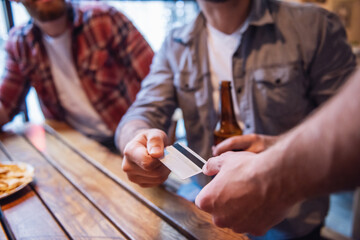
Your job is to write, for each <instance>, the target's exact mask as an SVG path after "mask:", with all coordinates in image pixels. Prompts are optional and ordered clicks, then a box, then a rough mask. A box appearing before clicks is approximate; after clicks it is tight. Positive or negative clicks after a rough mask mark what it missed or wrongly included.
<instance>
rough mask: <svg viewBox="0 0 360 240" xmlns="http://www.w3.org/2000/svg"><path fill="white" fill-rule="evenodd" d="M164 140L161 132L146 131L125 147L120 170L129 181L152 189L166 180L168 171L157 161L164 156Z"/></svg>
mask: <svg viewBox="0 0 360 240" xmlns="http://www.w3.org/2000/svg"><path fill="white" fill-rule="evenodd" d="M166 138H167V137H166V134H165V133H164V132H163V131H161V130H158V129H147V130H144V131H141V132H140V133H138V134H137V135H136V136H135V137H134V138H133V139H132V140H131V141H130V142H129V143H128V144H127V145H126V146H125V150H124V158H123V163H122V169H123V170H124V172H126V173H127V175H128V178H129V180H130V181H132V182H134V183H137V184H139V185H140V186H141V187H153V186H157V185H159V184H161V183H163V182H164V181H165V180H166V179H167V177H168V176H169V174H170V170H169V169H168V168H167V167H165V165H163V164H162V163H161V162H160V161H159V158H160V157H162V156H163V154H164V145H165V143H166Z"/></svg>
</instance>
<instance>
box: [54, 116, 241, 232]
mask: <svg viewBox="0 0 360 240" xmlns="http://www.w3.org/2000/svg"><path fill="white" fill-rule="evenodd" d="M47 123H48V125H49V126H50V128H49V129H48V130H49V132H51V133H52V134H53V135H55V136H56V135H57V136H58V137H60V138H62V139H63V141H65V142H66V143H67V144H69V146H73V147H74V148H75V149H76V150H78V151H79V153H80V154H81V155H82V156H83V157H84V158H86V159H87V160H88V161H89V162H91V163H92V164H94V165H95V166H97V167H98V168H99V169H101V170H102V171H103V172H104V173H106V174H107V175H109V176H110V177H111V178H112V179H113V180H114V181H116V182H118V183H119V184H121V185H123V186H124V188H126V189H127V190H128V191H129V192H131V193H132V194H134V195H137V197H138V198H139V199H140V200H141V201H143V202H145V204H148V205H149V207H151V208H152V210H153V211H154V212H156V213H157V214H158V215H159V216H162V217H163V218H164V219H167V221H168V222H169V223H171V222H172V223H173V226H174V227H175V228H177V229H178V230H179V231H180V232H183V233H184V234H188V235H191V236H193V237H194V238H197V239H248V238H247V237H246V236H245V235H243V234H236V233H234V232H232V231H231V230H229V229H223V228H218V227H216V226H215V225H214V224H213V223H212V220H211V215H209V214H208V213H206V212H203V211H201V210H200V209H198V208H197V207H196V206H195V204H193V203H192V202H189V201H187V200H186V199H183V198H181V197H179V196H177V195H176V194H173V193H171V192H168V191H167V190H165V189H164V188H163V187H155V188H141V187H140V186H138V185H137V184H134V183H132V182H130V181H129V180H128V179H127V176H126V174H125V173H124V172H123V171H122V169H121V161H122V158H121V156H119V155H117V154H114V153H111V152H110V151H108V150H107V149H106V148H105V147H103V146H102V145H100V144H99V143H97V142H95V141H93V140H91V139H89V138H87V137H85V136H83V135H82V134H80V133H79V132H77V131H74V130H73V129H72V128H70V127H69V126H68V125H66V124H65V123H60V122H54V121H50V122H49V121H48V122H47ZM52 128H53V129H55V130H56V132H54V131H53V130H52Z"/></svg>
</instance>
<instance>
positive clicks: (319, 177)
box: [267, 71, 360, 198]
mask: <svg viewBox="0 0 360 240" xmlns="http://www.w3.org/2000/svg"><path fill="white" fill-rule="evenodd" d="M359 146H360V71H357V73H355V75H354V76H352V78H351V79H350V80H349V82H348V83H347V84H346V86H345V87H344V88H343V89H342V90H341V92H340V93H339V94H338V95H337V96H335V97H334V98H333V99H331V100H330V101H329V102H328V103H327V104H326V105H325V106H324V107H323V108H322V109H321V110H320V111H318V112H317V113H316V114H314V115H313V116H312V117H310V118H309V119H308V120H307V121H306V122H305V123H304V124H302V125H300V126H299V127H298V128H296V129H294V130H293V131H292V132H290V133H289V134H287V136H286V137H285V138H284V139H283V141H281V143H279V144H276V145H275V147H274V148H273V149H271V151H269V153H267V156H268V155H270V154H279V155H280V156H281V157H280V160H279V162H280V163H281V164H283V165H284V166H287V165H288V164H290V165H289V167H291V168H292V169H294V170H293V172H292V175H293V177H292V178H293V179H294V182H289V184H290V186H289V189H297V190H298V193H299V194H301V195H300V196H299V198H308V197H311V196H314V195H320V194H326V193H330V192H334V191H338V190H342V189H348V188H351V187H355V186H357V185H359V184H360V147H359ZM281 152H282V153H281ZM287 178H290V176H287ZM299 187H301V188H299Z"/></svg>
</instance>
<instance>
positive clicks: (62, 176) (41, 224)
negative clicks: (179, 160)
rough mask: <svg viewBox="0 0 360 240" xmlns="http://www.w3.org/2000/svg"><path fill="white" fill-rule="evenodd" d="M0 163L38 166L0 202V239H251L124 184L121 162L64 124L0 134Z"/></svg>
mask: <svg viewBox="0 0 360 240" xmlns="http://www.w3.org/2000/svg"><path fill="white" fill-rule="evenodd" d="M0 141H1V143H0V160H1V161H9V160H10V161H21V162H26V163H30V164H31V165H33V166H34V167H35V180H34V181H33V182H32V183H31V184H29V185H28V186H27V187H25V188H24V189H22V190H20V191H19V192H17V193H15V194H13V195H11V196H9V197H7V198H5V199H2V200H1V201H0V204H1V210H2V212H1V215H2V219H1V220H2V222H1V223H2V229H0V239H37V240H41V239H141V240H142V239H248V238H247V237H246V236H244V235H241V234H235V233H233V232H232V231H230V230H228V229H221V228H217V227H215V226H214V225H213V224H212V221H211V216H210V215H209V214H207V213H205V212H203V211H200V210H199V209H198V208H197V207H196V206H195V205H194V204H193V203H191V202H189V201H187V200H185V199H183V198H181V197H179V196H177V195H175V194H173V193H171V192H169V191H167V190H166V189H165V188H164V187H156V188H141V187H139V186H137V185H136V184H133V183H131V182H129V181H128V179H127V177H126V174H124V173H123V171H122V170H121V161H122V159H121V157H120V156H119V155H118V154H114V153H111V152H110V151H109V150H108V149H107V148H105V147H103V146H101V145H100V144H98V143H97V142H95V141H93V140H91V139H88V138H86V137H84V136H83V135H81V134H80V133H78V132H76V131H75V130H73V129H71V128H70V127H68V126H67V125H66V124H64V123H59V122H48V123H47V125H45V126H36V125H29V126H27V127H25V128H24V129H21V130H17V131H16V133H14V132H3V133H0Z"/></svg>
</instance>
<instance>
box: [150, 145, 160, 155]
mask: <svg viewBox="0 0 360 240" xmlns="http://www.w3.org/2000/svg"><path fill="white" fill-rule="evenodd" d="M160 151H161V148H160V147H152V148H151V149H150V154H156V153H159V152H160Z"/></svg>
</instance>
